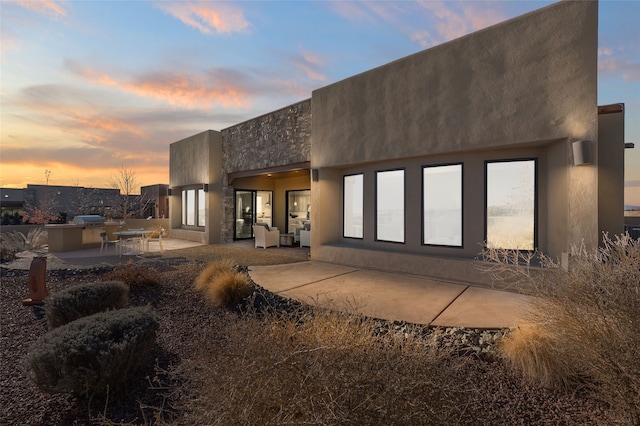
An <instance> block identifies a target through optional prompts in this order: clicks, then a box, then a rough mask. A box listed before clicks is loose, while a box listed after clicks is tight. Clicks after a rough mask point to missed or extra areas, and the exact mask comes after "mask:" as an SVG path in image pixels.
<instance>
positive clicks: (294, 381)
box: [173, 310, 466, 425]
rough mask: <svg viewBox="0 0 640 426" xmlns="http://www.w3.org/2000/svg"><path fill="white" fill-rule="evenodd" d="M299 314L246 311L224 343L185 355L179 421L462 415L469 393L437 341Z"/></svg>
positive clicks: (428, 420) (362, 322)
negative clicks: (186, 384)
mask: <svg viewBox="0 0 640 426" xmlns="http://www.w3.org/2000/svg"><path fill="white" fill-rule="evenodd" d="M299 314H300V315H281V314H280V313H278V312H276V311H271V312H267V313H264V316H256V315H253V314H252V313H245V314H244V315H243V316H242V317H241V318H240V319H239V320H238V321H235V322H234V323H233V324H232V325H231V327H230V328H229V329H228V330H227V331H226V335H225V336H224V337H225V339H224V340H225V342H226V344H225V345H220V342H219V340H218V339H211V343H212V344H215V345H216V346H215V347H212V346H211V345H206V346H205V347H202V352H201V353H200V354H199V357H198V358H195V359H194V360H193V363H192V364H190V363H189V362H185V363H184V364H183V365H182V366H181V368H184V369H186V370H187V372H186V373H184V374H187V375H188V377H189V378H190V382H189V389H188V392H187V393H186V394H185V395H184V396H183V397H182V398H181V399H180V400H178V401H177V403H176V404H175V406H174V407H173V408H175V409H177V410H180V411H181V412H182V413H184V417H183V419H182V424H211V425H229V424H243V425H281V424H334V425H337V424H339V425H367V424H381V423H384V424H394V425H412V424H429V425H437V424H451V422H453V419H459V418H460V416H461V415H463V411H464V404H463V403H462V402H461V401H462V395H463V394H464V392H466V390H465V389H464V385H461V386H458V385H457V383H455V382H454V381H453V379H451V378H450V377H449V376H448V375H450V374H451V370H450V369H448V368H443V366H442V364H441V363H442V362H443V360H444V359H445V358H446V356H447V353H445V352H439V351H438V349H436V348H435V345H430V344H429V343H428V342H425V341H424V340H422V339H421V338H419V337H417V336H414V335H398V334H394V333H390V334H387V335H385V336H380V335H376V334H375V328H376V327H375V324H374V321H372V320H370V319H366V318H363V317H362V316H360V315H357V314H340V313H336V312H330V311H325V310H314V311H313V312H311V311H308V310H305V311H301V312H300V313H299ZM258 330H259V331H258ZM191 368H193V374H189V372H190V371H191V370H190V369H191ZM192 393H193V394H192ZM196 395H197V397H196Z"/></svg>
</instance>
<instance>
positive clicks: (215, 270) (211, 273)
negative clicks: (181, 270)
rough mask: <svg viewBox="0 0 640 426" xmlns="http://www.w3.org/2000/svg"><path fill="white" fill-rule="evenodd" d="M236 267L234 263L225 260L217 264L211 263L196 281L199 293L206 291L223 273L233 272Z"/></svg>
mask: <svg viewBox="0 0 640 426" xmlns="http://www.w3.org/2000/svg"><path fill="white" fill-rule="evenodd" d="M234 270H235V267H234V265H233V262H232V261H231V260H229V259H223V260H220V261H217V262H211V263H209V264H208V265H207V266H206V267H205V268H204V269H203V270H202V271H201V272H200V274H198V277H197V278H196V281H195V288H196V290H198V291H204V290H206V289H207V288H208V287H209V285H210V284H211V282H212V281H213V280H214V279H215V278H216V277H217V276H218V274H220V273H221V272H233V271H234Z"/></svg>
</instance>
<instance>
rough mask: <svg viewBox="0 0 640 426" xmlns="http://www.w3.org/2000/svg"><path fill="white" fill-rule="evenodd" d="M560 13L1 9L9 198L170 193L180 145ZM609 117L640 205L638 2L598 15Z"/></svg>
mask: <svg viewBox="0 0 640 426" xmlns="http://www.w3.org/2000/svg"><path fill="white" fill-rule="evenodd" d="M551 3H552V2H549V1H465V2H463V1H429V0H425V1H369V2H366V1H238V2H220V1H216V2H213V1H181V2H170V1H66V0H47V1H33V0H23V1H4V0H3V1H1V2H0V24H1V34H0V35H1V40H2V41H1V43H2V44H1V47H0V53H1V55H2V56H1V59H2V62H1V69H0V71H1V77H0V78H1V80H0V82H1V86H0V96H1V98H0V102H1V105H0V107H1V111H0V113H1V116H0V118H1V120H2V126H1V127H2V128H1V130H0V136H1V145H2V146H1V150H0V162H1V165H2V167H1V169H0V186H3V187H23V186H26V184H27V183H44V181H45V170H50V171H51V176H50V180H49V183H50V184H56V185H76V184H78V185H83V186H98V187H107V186H109V185H108V177H109V176H110V175H113V174H114V173H115V171H116V170H117V169H118V168H119V167H121V166H122V165H126V166H127V167H130V168H132V169H134V170H135V171H136V174H137V176H138V179H139V181H140V183H141V184H143V185H149V184H154V183H167V182H168V164H169V159H168V157H169V144H170V143H172V142H175V141H177V140H179V139H182V138H184V137H187V136H190V135H193V134H195V133H199V132H201V131H204V130H206V129H213V130H221V129H223V128H226V127H229V126H231V125H233V124H236V123H239V122H241V121H244V120H247V119H249V118H252V117H255V116H258V115H260V114H263V113H266V112H269V111H272V110H275V109H278V108H281V107H284V106H286V105H289V104H291V103H294V102H298V101H300V100H303V99H306V98H308V97H310V96H311V91H312V90H314V89H316V88H319V87H323V86H326V85H328V84H331V83H333V82H335V81H338V80H341V79H344V78H347V77H350V76H352V75H354V74H358V73H360V72H363V71H366V70H368V69H371V68H373V67H376V66H379V65H383V64H385V63H388V62H390V61H393V60H396V59H399V58H401V57H404V56H407V55H409V54H412V53H415V52H418V51H420V50H423V49H426V48H429V47H432V46H435V45H438V44H441V43H443V42H445V41H448V40H452V39H454V38H457V37H459V36H462V35H464V34H468V33H470V32H473V31H476V30H479V29H482V28H486V27H487V26H490V25H493V24H496V23H498V22H501V21H504V20H506V19H509V18H512V17H515V16H518V15H521V14H523V13H526V12H529V11H532V10H535V9H538V8H540V7H544V6H546V5H548V4H551ZM599 9H600V12H599V13H600V16H599V26H600V28H599V32H600V34H599V81H598V84H599V88H598V103H599V104H600V105H604V104H610V103H618V102H623V103H625V105H626V116H625V117H626V129H625V130H626V140H627V142H636V144H637V148H636V149H635V150H627V152H626V193H625V194H626V195H625V196H626V201H625V203H626V204H635V205H640V28H639V27H640V26H639V25H638V24H637V22H640V1H607V0H603V1H601V2H600V5H599Z"/></svg>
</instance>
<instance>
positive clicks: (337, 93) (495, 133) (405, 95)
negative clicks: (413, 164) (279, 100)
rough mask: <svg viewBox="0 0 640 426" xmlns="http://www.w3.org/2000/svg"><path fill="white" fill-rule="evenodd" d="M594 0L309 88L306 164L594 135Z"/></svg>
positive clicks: (521, 19)
mask: <svg viewBox="0 0 640 426" xmlns="http://www.w3.org/2000/svg"><path fill="white" fill-rule="evenodd" d="M597 11H598V6H597V3H596V2H560V3H557V4H554V5H551V6H549V7H546V8H543V9H540V10H537V11H534V12H531V13H529V14H526V15H523V16H521V17H518V18H515V19H512V20H509V21H506V22H504V23H501V24H498V25H495V26H493V27H490V28H488V29H485V30H482V31H478V32H476V33H472V34H470V35H467V36H464V37H461V38H459V39H456V40H453V41H451V42H448V43H445V44H443V45H440V46H437V47H434V48H431V49H428V50H425V51H422V52H419V53H416V54H414V55H412V56H408V57H406V58H403V59H400V60H397V61H395V62H392V63H390V64H387V65H385V66H382V67H379V68H376V69H373V70H371V71H368V72H365V73H363V74H360V75H357V76H354V77H351V78H349V79H346V80H343V81H340V82H338V83H335V84H332V85H329V86H326V87H323V88H321V89H318V90H315V91H314V92H313V96H312V117H313V121H312V135H313V137H312V146H311V167H313V168H322V167H331V166H340V165H345V164H357V163H361V162H369V161H383V160H388V159H394V158H404V157H414V156H420V155H424V154H426V153H429V154H439V153H446V152H452V151H460V150H468V149H474V148H476V149H477V148H480V147H488V146H501V145H510V144H514V143H522V142H530V141H536V140H550V139H557V138H564V137H569V138H577V139H588V140H595V139H596V137H597V109H596V107H597V104H596V102H597V100H596V88H597V86H596V84H597V81H596V78H597V46H598V34H597V29H598V22H597V16H598V15H597Z"/></svg>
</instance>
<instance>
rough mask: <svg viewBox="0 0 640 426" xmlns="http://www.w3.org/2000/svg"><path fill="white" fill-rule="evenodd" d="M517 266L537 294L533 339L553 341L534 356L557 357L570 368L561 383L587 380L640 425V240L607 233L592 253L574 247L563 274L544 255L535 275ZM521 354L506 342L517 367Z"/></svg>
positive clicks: (596, 393) (625, 416)
mask: <svg viewBox="0 0 640 426" xmlns="http://www.w3.org/2000/svg"><path fill="white" fill-rule="evenodd" d="M512 267H513V265H511V266H510V268H512ZM516 269H519V270H520V271H521V272H522V275H521V277H522V278H523V281H524V282H526V287H527V288H528V289H529V292H530V293H531V294H533V295H534V296H536V298H535V299H534V300H535V301H536V302H535V303H534V310H533V313H532V318H531V321H532V323H534V324H535V325H536V326H537V327H542V329H543V330H544V331H543V332H542V333H541V334H540V335H539V336H531V339H534V338H542V336H544V339H548V340H549V341H552V343H548V344H539V347H540V350H548V351H552V353H550V354H546V355H544V356H538V357H537V358H538V359H548V358H551V357H561V358H562V359H561V360H560V361H557V364H558V365H562V366H569V365H570V366H571V368H570V369H568V370H566V373H568V375H565V376H564V378H561V377H563V376H562V374H559V375H557V377H558V378H559V382H560V384H562V383H563V382H564V383H565V384H566V383H572V382H575V381H574V380H572V377H575V376H576V375H577V376H580V377H582V378H584V380H583V383H584V385H586V386H587V387H588V388H589V389H590V390H591V391H592V393H593V396H594V397H595V398H598V399H601V400H603V401H605V402H607V403H608V404H610V406H611V407H613V408H614V409H615V410H616V411H617V412H618V413H619V414H620V417H621V418H623V419H624V420H625V421H627V422H628V423H630V424H635V425H640V363H639V362H638V355H637V354H638V353H640V242H639V241H638V240H634V239H632V238H630V236H629V235H628V234H625V235H622V236H616V237H615V238H614V239H611V238H610V237H609V236H608V235H606V234H605V235H604V237H603V241H602V245H601V246H600V247H598V248H597V249H595V250H588V249H586V248H585V247H578V248H574V249H573V250H572V253H571V255H570V258H569V264H568V268H566V270H565V269H563V268H562V267H561V266H560V265H558V264H557V263H556V262H554V261H553V260H551V259H548V258H546V257H544V256H541V268H538V269H537V270H535V269H531V270H528V269H529V268H522V267H520V268H516ZM512 270H513V269H512ZM513 336H516V337H515V338H514V337H513ZM512 339H518V337H517V333H516V334H512ZM519 340H520V342H521V343H523V344H524V341H525V339H519ZM527 344H530V343H527ZM507 348H509V349H507ZM525 353H526V351H523V350H522V349H521V348H518V345H517V344H516V341H515V340H512V341H511V342H510V343H507V342H505V343H504V344H503V354H504V356H505V357H506V358H507V359H509V360H510V362H512V363H513V364H514V365H518V364H519V363H520V364H522V363H523V362H522V361H514V359H516V358H517V356H518V355H522V354H525ZM535 358H536V357H533V355H532V359H531V360H529V361H527V362H525V363H524V364H533V363H535V362H536V359H535ZM531 371H534V370H531ZM540 371H544V368H540ZM543 377H544V375H543ZM541 381H542V382H544V381H545V379H543V378H541Z"/></svg>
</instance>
